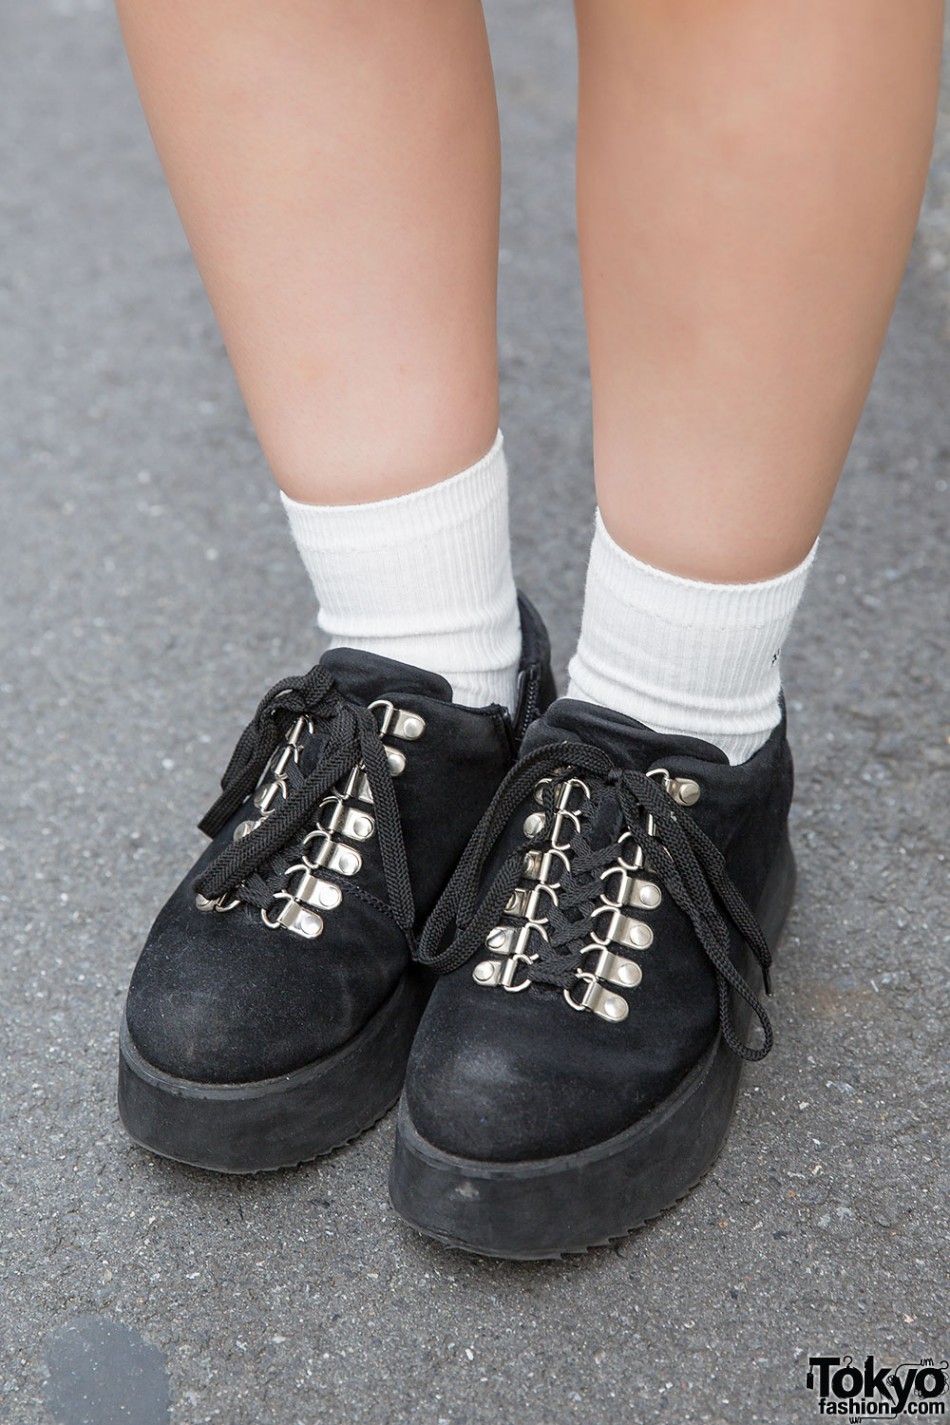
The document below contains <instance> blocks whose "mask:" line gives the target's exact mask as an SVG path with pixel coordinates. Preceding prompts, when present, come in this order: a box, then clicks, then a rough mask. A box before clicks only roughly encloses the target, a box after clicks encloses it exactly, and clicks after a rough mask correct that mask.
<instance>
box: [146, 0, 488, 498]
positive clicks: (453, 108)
mask: <svg viewBox="0 0 950 1425" xmlns="http://www.w3.org/2000/svg"><path fill="white" fill-rule="evenodd" d="M118 10H119V16H120V19H121V23H122V28H123V32H124V35H125V40H126V45H127V48H128V52H129V56H130V59H131V62H132V66H133V69H134V72H135V77H136V80H137V83H138V87H139V91H140V94H141V96H142V102H143V104H144V107H145V111H146V115H147V117H148V121H149V124H150V126H151V129H152V133H153V136H154V138H155V142H156V145H157V147H158V151H159V154H160V157H161V159H162V163H163V165H164V167H165V171H166V175H167V177H168V181H169V185H170V187H171V190H172V194H173V196H174V198H175V202H176V204H177V206H178V210H179V212H180V214H181V217H182V221H183V223H184V226H185V229H186V232H187V234H188V237H189V240H190V242H191V245H192V248H193V251H194V253H195V257H196V259H197V262H198V265H199V268H200V270H201V273H202V276H203V278H204V281H205V284H206V286H207V288H208V292H209V294H210V297H211V301H212V303H213V305H214V309H215V313H216V315H217V318H218V321H219V323H220V326H221V329H222V332H223V335H224V339H225V342H226V343H227V347H228V351H229V354H230V356H231V359H232V361H233V363H234V367H235V370H236V371H237V375H238V380H239V381H240V383H241V387H242V390H243V393H244V396H245V399H246V401H247V404H248V408H249V410H250V413H251V417H252V419H253V421H254V423H255V426H256V428H257V432H258V435H259V437H260V440H261V444H262V446H263V449H264V453H265V455H266V456H267V459H268V461H269V463H270V465H271V468H272V469H273V471H274V474H275V475H276V477H277V479H278V481H279V483H280V484H281V486H282V488H283V489H284V490H285V492H286V493H287V494H289V495H291V496H293V497H294V498H295V499H297V500H302V501H307V502H311V503H321V504H333V503H349V502H360V501H365V500H377V499H382V498H387V497H390V496H393V495H398V494H402V493H405V492H407V491H410V490H414V489H417V488H420V487H423V486H426V485H429V484H432V483H434V482H436V481H439V480H441V479H443V478H444V477H445V476H447V475H450V474H452V473H453V472H455V471H458V470H462V469H463V468H464V467H466V466H468V465H470V464H471V463H472V462H474V461H475V460H477V459H478V458H479V457H480V456H482V455H483V454H484V453H485V451H486V450H487V449H488V448H489V446H490V445H491V443H492V440H493V438H494V435H495V431H496V429H497V425H498V396H497V359H496V346H495V290H496V272H497V246H498V189H499V151H498V123H497V111H496V107H495V98H494V87H493V80H492V71H491V61H490V57H489V52H488V44H487V39H486V34H485V27H484V19H483V16H482V11H481V6H480V4H479V3H478V0H399V4H394V5H384V4H378V3H371V0H347V3H346V4H342V5H341V4H339V3H338V0H268V3H267V4H266V5H261V4H259V3H257V0H229V3H228V4H226V5H224V4H222V3H221V0H162V3H161V4H157V5H156V4H151V3H148V2H147V0H118Z"/></svg>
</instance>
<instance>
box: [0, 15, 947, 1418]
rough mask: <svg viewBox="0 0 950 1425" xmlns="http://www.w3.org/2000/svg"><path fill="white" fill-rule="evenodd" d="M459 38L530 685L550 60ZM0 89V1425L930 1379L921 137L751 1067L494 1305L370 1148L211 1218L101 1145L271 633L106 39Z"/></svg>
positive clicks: (932, 1213) (807, 673)
mask: <svg viewBox="0 0 950 1425" xmlns="http://www.w3.org/2000/svg"><path fill="white" fill-rule="evenodd" d="M490 12H491V20H492V28H493V32H494V39H495V42H496V48H497V58H498V71H499V88H500V94H501V100H502V103H503V106H504V120H505V127H506V184H507V189H506V210H505V222H504V239H503V254H502V278H503V291H502V297H503V310H504V322H503V332H502V356H503V381H504V408H505V428H506V431H507V435H508V448H509V452H510V455H511V459H512V466H513V470H514V472H515V477H516V482H517V483H516V488H515V497H514V498H515V508H514V528H515V533H516V539H517V545H516V562H517V565H518V572H519V575H520V577H521V579H522V581H523V583H524V586H525V588H526V589H528V590H530V591H531V593H532V595H534V596H535V597H536V598H537V599H538V601H539V603H540V605H541V607H542V609H543V610H544V612H545V614H546V615H547V616H548V618H549V619H550V621H551V626H552V631H553V635H554V639H555V644H556V651H557V655H558V659H559V663H560V666H561V669H562V671H563V664H564V662H565V661H566V658H567V656H568V654H569V652H570V647H571V642H572V639H573V637H574V634H575V631H576V625H577V622H578V610H579V597H580V591H581V587H582V580H583V573H584V560H585V554H586V548H587V541H588V533H589V527H590V519H591V513H592V508H593V497H592V492H591V485H590V477H589V468H590V442H589V432H588V405H587V402H588V395H587V386H586V369H585V355H584V347H583V342H582V336H581V325H580V304H579V294H578V283H577V277H576V265H575V257H574V250H573V214H572V196H571V186H572V172H571V170H572V155H571V147H572V137H573V135H572V126H573V118H572V104H573V82H574V81H573V36H572V26H571V18H570V12H569V8H568V7H567V6H566V5H563V4H558V5H556V6H555V5H553V4H550V3H546V2H545V0H505V3H502V0H494V3H492V5H491V6H490ZM0 75H2V84H0V96H2V97H0V105H2V124H0V254H2V256H0V349H2V350H0V358H2V360H0V371H2V388H0V480H2V482H3V491H4V499H3V528H2V534H0V540H2V576H3V598H2V601H0V633H2V641H3V653H2V659H0V696H2V717H3V729H4V744H5V747H4V750H5V758H4V781H3V809H4V814H3V819H2V824H0V868H2V871H0V916H2V926H3V928H2V935H0V971H2V979H0V984H2V996H0V1002H2V1003H0V1119H2V1124H0V1249H2V1256H0V1293H2V1295H0V1421H10V1422H14V1425H51V1422H64V1423H65V1425H82V1422H87V1425H112V1422H113V1421H120V1420H121V1421H127V1422H131V1423H132V1425H163V1422H165V1421H169V1420H170V1421H171V1422H172V1425H206V1422H207V1425H210V1422H223V1425H295V1422H301V1425H312V1422H321V1425H323V1422H327V1425H336V1422H340V1425H343V1422H348V1425H353V1423H354V1422H360V1425H361V1423H362V1422H392V1425H399V1422H409V1421H413V1422H416V1421H424V1422H431V1425H450V1423H451V1425H480V1422H508V1421H512V1422H514V1421H517V1422H519V1425H542V1422H544V1423H545V1425H547V1422H556V1423H557V1425H559V1422H562V1421H564V1422H570V1421H578V1422H589V1423H590V1425H603V1422H614V1421H625V1420H636V1421H638V1422H643V1425H653V1422H662V1421H674V1420H675V1421H688V1422H709V1425H724V1422H729V1425H755V1422H763V1425H766V1422H767V1423H768V1425H774V1422H782V1425H797V1422H808V1421H812V1420H815V1419H817V1418H818V1410H817V1402H816V1399H815V1396H814V1394H813V1393H812V1392H809V1390H808V1389H807V1388H806V1379H805V1378H806V1368H807V1358H808V1356H809V1355H810V1354H825V1355H840V1356H842V1357H843V1356H845V1355H852V1356H854V1357H855V1359H856V1360H858V1362H859V1363H863V1360H864V1357H865V1356H866V1355H868V1354H872V1353H873V1354H874V1356H875V1357H876V1359H877V1361H878V1362H879V1363H885V1362H886V1363H889V1364H890V1363H895V1362H900V1361H913V1360H918V1359H919V1358H920V1357H921V1355H923V1356H931V1357H934V1358H935V1359H941V1358H945V1357H946V1356H947V1354H948V1347H950V1339H948V1295H947V1268H948V1259H950V1253H948V1212H947V1184H948V1179H947V1170H946V1168H947V1165H946V1133H947V1121H948V1115H950V1104H948V1092H947V1086H948V1072H947V1029H946V1022H947V1011H948V989H947V949H948V940H950V916H948V913H947V906H948V896H947V889H948V885H947V846H948V840H950V838H948V832H950V814H948V777H947V773H948V768H950V747H948V707H950V660H948V653H947V638H948V560H947V536H948V504H950V491H948V484H950V402H948V399H947V397H948V358H950V109H947V108H946V101H945V108H944V113H943V117H942V121H941V130H940V136H939V140H938V147H937V155H936V160H935V167H934V176H933V181H932V185H931V191H930V195H929V198H928V203H927V208H926V211H925V214H924V218H923V221H922V224H921V231H920V236H919V239H918V243H917V246H916V249H915V252H914V256H913V260H912V262H911V266H910V270H909V274H908V278H907V282H906V285H905V290H904V293H903V297H902V301H901V305H900V309H899V312H898V315H897V317H896V320H895V322H894V325H893V328H892V332H891V335H890V339H889V343H888V348H887V352H886V356H885V359H884V362H883V364H882V367H881V370H880V373H879V378H878V381H877V384H876V386H875V389H874V393H873V396H872V398H871V401H870V404H869V407H868V410H867V413H866V416H865V419H864V422H863V424H862V426H861V430H860V433H859V435H858V437H857V440H856V442H855V446H854V449H853V452H852V455H851V459H850V461H849V465H848V469H847V472H846V474H845V477H844V480H843V483H842V486H841V489H840V493H839V495H838V498H837V500H836V502H835V505H834V509H833V511H832V515H831V518H830V521H829V524H828V528H827V533H826V535H825V538H824V541H823V550H822V555H821V559H820V562H819V564H818V567H817V569H816V571H815V573H814V576H813V578H812V581H811V584H810V587H809V590H808V595H807V598H806V602H805V606H804V608H803V610H802V614H801V618H800V620H799V623H798V624H797V626H796V631H795V635H794V639H793V641H792V644H791V646H790V647H789V649H788V651H787V657H786V660H785V676H786V683H787V691H788V697H789V701H790V707H791V710H792V716H793V737H794V742H795V748H796V753H797V758H798V766H799V782H800V791H799V798H798V802H797V806H796V811H795V836H796V841H797V846H798V849H799V855H800V860H801V865H802V872H803V874H802V882H801V890H800V894H799V897H798V901H797V906H796V909H795V912H794V915H793V918H792V922H791V927H790V933H789V935H788V936H787V939H786V942H785V947H784V953H783V956H782V962H781V968H780V971H779V974H778V977H777V989H778V994H777V998H776V1001H775V1004H774V1018H775V1021H776V1027H777V1039H778V1042H777V1047H776V1049H775V1052H774V1054H773V1055H772V1057H771V1059H770V1060H769V1061H768V1063H766V1064H765V1065H762V1066H758V1067H756V1068H753V1069H752V1070H751V1071H750V1072H748V1074H747V1077H746V1079H745V1089H744V1092H743V1096H742V1100H741V1108H740V1114H739V1119H738V1122H737V1125H736V1128H735V1132H734V1134H733V1136H732V1138H731V1140H730V1144H729V1147H728V1149H727V1151H726V1153H725V1155H724V1156H723V1158H722V1160H721V1161H720V1163H719V1164H718V1166H717V1167H716V1169H715V1170H714V1171H713V1173H712V1174H711V1175H710V1177H709V1178H708V1179H707V1180H706V1182H705V1183H704V1184H703V1185H702V1187H701V1188H700V1189H699V1190H698V1191H697V1192H695V1193H694V1194H693V1195H692V1197H691V1198H690V1199H689V1200H688V1202H687V1203H686V1204H684V1205H683V1206H682V1207H681V1208H680V1209H679V1210H678V1211H677V1212H675V1213H674V1214H671V1215H668V1216H667V1217H665V1218H663V1219H662V1220H661V1221H659V1222H657V1223H656V1224H654V1225H653V1226H651V1227H650V1228H648V1229H647V1230H645V1231H643V1232H641V1233H640V1234H639V1235H637V1236H635V1237H633V1238H631V1239H629V1240H627V1241H625V1242H623V1243H622V1244H620V1245H619V1246H618V1247H617V1248H616V1249H606V1250H600V1251H596V1252H593V1253H591V1254H590V1255H589V1256H587V1257H585V1258H580V1259H574V1260H569V1261H566V1262H564V1263H560V1264H558V1263H554V1264H545V1265H540V1266H510V1265H507V1264H504V1263H497V1262H495V1263H492V1262H485V1261H480V1260H476V1259H468V1258H465V1257H462V1256H455V1255H451V1254H447V1253H446V1252H444V1251H441V1250H439V1249H438V1248H436V1247H435V1246H433V1245H430V1244H429V1243H427V1242H425V1241H423V1240H420V1239H418V1238H416V1237H415V1236H413V1235H412V1234H411V1233H410V1232H408V1231H406V1230H404V1229H403V1228H402V1226H401V1225H400V1224H399V1222H398V1221H397V1220H395V1218H394V1216H393V1214H392V1213H391V1212H390V1210H389V1209H388V1207H387V1205H386V1198H385V1175H386V1168H387V1163H388V1156H389V1148H390V1141H391V1135H392V1122H391V1120H389V1121H387V1122H384V1123H383V1124H382V1125H381V1126H380V1127H379V1128H377V1129H376V1130H375V1131H373V1132H372V1133H370V1134H369V1135H367V1136H366V1137H365V1138H364V1139H362V1140H361V1141H360V1142H359V1143H358V1144H356V1145H355V1146H353V1147H351V1148H349V1149H347V1150H345V1151H343V1152H341V1153H338V1154H337V1155H336V1156H335V1157H334V1158H332V1159H331V1160H329V1161H326V1162H324V1163H321V1164H319V1165H317V1166H315V1167H308V1168H303V1169H300V1170H298V1171H296V1172H292V1173H286V1174H282V1175H280V1176H275V1177H266V1178H262V1179H260V1180H252V1181H220V1180H217V1179H215V1178H213V1177H211V1176H207V1175H203V1174H201V1173H198V1172H194V1171H190V1170H187V1169H182V1168H177V1167H175V1166H173V1165H169V1164H165V1163H162V1162H159V1161H157V1160H155V1159H153V1158H151V1157H149V1156H147V1155H146V1154H144V1153H141V1152H139V1151H136V1150H134V1149H132V1148H131V1147H130V1146H129V1145H128V1144H127V1143H126V1141H125V1140H124V1138H123V1136H122V1134H121V1132H120V1131H119V1128H118V1124H117V1119H116V1113H115V1108H114V1101H113V1093H114V1085H113V1079H114V1064H115V1057H116V1028H117V1023H118V1018H119V1012H120V1006H121V1003H122V997H123V994H124V990H125V986H126V984H127V980H128V976H129V972H130V970H131V967H132V964H133V962H134V959H135V956H136V954H137V950H138V947H139V945H140V942H141V940H142V937H143V935H144V933H145V931H146V929H147V926H148V924H149V922H150V920H151V917H152V915H153V914H154V912H155V910H156V909H157V907H158V905H159V904H160V902H161V900H162V899H163V898H164V896H165V894H166V893H167V891H168V890H169V889H170V888H171V886H172V885H173V884H174V882H175V881H176V880H177V879H178V877H179V875H180V874H181V872H182V870H183V869H184V868H185V867H186V866H187V865H188V864H189V863H190V860H191V858H192V856H193V855H194V853H195V851H196V849H197V847H198V846H199V844H200V842H199V837H198V835H197V833H196V832H194V831H193V830H191V828H192V827H193V824H194V822H195V821H196V820H197V818H198V816H199V815H200V814H201V813H202V812H203V810H204V809H205V807H206V805H207V804H208V803H209V802H210V800H211V798H212V797H213V795H214V792H215V789H216V778H217V776H218V775H219V773H220V771H221V767H222V765H223V763H222V759H223V758H224V757H226V755H227V754H228V753H229V752H230V748H231V746H232V744H233V739H234V737H235V736H236V734H237V732H238V730H239V729H240V727H241V726H242V725H243V723H244V721H245V719H246V717H247V716H248V715H249V712H250V710H252V709H253V707H254V706H255V704H256V701H257V698H258V696H259V694H260V691H261V689H262V688H264V687H266V686H267V685H268V684H269V683H270V681H271V680H272V679H276V678H277V677H279V676H280V674H281V673H282V672H285V671H287V670H288V669H296V668H305V667H307V666H309V664H310V662H311V661H313V657H314V652H315V642H314V636H313V632H312V618H313V614H312V608H311V602H310V597H309V591H308V588H307V586H306V584H305V580H304V576H303V574H302V572H301V570H300V568H299V567H298V564H297V561H296V557H295V555H294V553H293V550H292V549H291V547H290V544H289V541H288V539H287V537H286V534H285V530H284V525H283V520H282V516H281V513H280V510H279V506H278V502H277V499H276V494H275V491H274V490H273V488H272V487H271V485H270V484H269V482H268V477H267V475H266V472H265V470H264V468H263V465H262V461H261V458H260V455H259V454H258V451H257V448H256V446H255V443H254V440H253V438H252V435H251V432H250V430H249V428H248V423H247V420H246V417H245V415H244V413H243V409H242V406H241V402H240V400H239V397H238V395H237V392H236V390H235V387H234V383H233V380H232V377H231V375H230V372H229V368H228V366H227V363H226V361H225V357H224V354H223V351H222V348H221V344H220V341H219V339H218V336H217V334H216V330H215V327H214V324H213V322H212V319H211V316H210V313H209V310H208V308H207V305H206V303H205V300H204V297H203V295H202V292H201V288H200V285H199V282H198V278H197V276H196V274H195V272H194V270H193V268H192V265H191V261H190V258H189V256H188V252H187V249H186V246H185V243H184V240H183V238H182V236H181V234H180V231H179V229H178V226H177V222H176V219H175V216H174V213H173V210H172V207H171V204H170V201H169V199H168V197H167V196H166V193H165V190H164V187H163V184H162V180H161V176H160V173H159V170H158V166H157V163H156V161H155V159H154V156H153V154H152V151H151V148H150V145H149V141H148V136H147V133H146V130H145V126H144V123H143V121H142V118H141V115H140V113H139V110H138V106H137V101H136V99H135V96H134V93H133V90H132V86H131V82H130V79H129V76H128V74H127V71H126V68H125V63H124V59H123V56H122V52H121V48H120V44H119V40H118V36H117V30H116V24H115V21H114V18H113V15H112V11H111V9H110V8H109V7H108V6H107V5H106V3H105V0H34V3H32V4H30V5H29V6H26V5H23V6H15V5H14V4H13V3H12V0H5V3H4V0H0ZM552 508H556V509H557V510H558V511H559V519H558V521H557V523H555V522H554V521H553V520H551V519H549V518H547V517H546V513H545V512H547V511H549V510H551V509H552ZM168 1402H170V1404H169V1403H168Z"/></svg>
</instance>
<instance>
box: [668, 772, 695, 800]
mask: <svg viewBox="0 0 950 1425" xmlns="http://www.w3.org/2000/svg"><path fill="white" fill-rule="evenodd" d="M667 791H668V792H669V794H670V796H671V797H672V798H673V800H674V802H678V804H679V805H680V806H681V807H691V806H695V805H696V803H697V802H698V801H699V798H700V795H701V788H700V785H699V783H698V782H696V781H694V780H693V778H692V777H671V778H670V781H669V786H668V787H667Z"/></svg>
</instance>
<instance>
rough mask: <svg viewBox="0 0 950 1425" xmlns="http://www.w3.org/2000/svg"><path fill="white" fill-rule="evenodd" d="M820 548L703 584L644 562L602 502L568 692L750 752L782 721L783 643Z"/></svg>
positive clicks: (736, 754)
mask: <svg viewBox="0 0 950 1425" xmlns="http://www.w3.org/2000/svg"><path fill="white" fill-rule="evenodd" d="M816 548H817V544H816V545H815V548H814V549H812V551H811V553H810V554H809V555H808V557H807V558H806V559H805V560H804V561H803V563H801V564H799V566H798V568H797V569H792V570H790V571H789V572H788V573H787V574H782V575H780V576H779V577H778V578H777V579H766V580H765V581H764V582H762V583H759V584H705V583H702V582H700V581H699V580H695V579H681V578H679V577H678V576H677V575H675V574H667V573H664V571H663V570H662V569H653V568H651V566H650V565H648V564H642V563H641V562H640V560H639V559H635V558H634V557H633V555H632V554H628V553H627V552H626V550H624V549H621V548H620V546H619V545H618V544H616V543H615V542H614V540H613V539H612V538H611V537H610V535H609V534H608V533H607V529H606V526H605V525H604V522H603V520H602V518H601V515H600V511H599V510H598V512H597V522H596V527H595V530H594V540H593V544H592V545H591V552H590V566H589V568H588V571H587V590H586V594H585V599H584V617H583V621H582V624H581V636H580V640H579V642H578V645H577V652H576V653H575V655H574V657H573V659H572V660H571V664H570V668H569V670H568V671H569V674H570V685H569V687H568V690H567V695H568V697H570V698H580V699H582V700H583V701H584V702H590V703H598V704H599V705H600V706H601V707H607V708H614V709H615V710H616V711H617V712H622V713H625V714H626V715H627V716H628V717H634V718H636V719H637V720H638V721H639V722H643V723H646V725H647V726H648V727H652V728H654V729H655V730H656V731H657V732H668V733H684V734H687V735H689V736H691V737H700V738H702V739H703V740H704V741H705V742H711V743H712V744H713V745H714V746H715V747H721V748H722V750H723V752H725V754H726V756H727V757H728V758H729V761H730V762H732V763H734V764H735V763H738V762H745V761H746V760H747V759H748V758H749V757H751V756H752V754H753V753H754V752H757V751H758V749H759V748H760V747H761V746H762V745H763V743H764V742H765V741H766V740H767V739H768V736H769V733H770V732H771V731H772V729H773V728H774V727H775V726H776V724H777V723H778V721H779V706H778V696H779V689H780V679H779V664H778V658H779V652H780V650H781V647H782V642H783V640H784V639H785V636H786V634H787V633H788V630H789V626H790V625H791V622H792V618H793V616H794V613H795V610H796V608H797V607H798V603H799V600H800V599H801V596H802V592H803V590H804V588H805V580H806V577H807V575H808V570H809V568H810V566H811V562H812V560H813V558H814V556H815V549H816Z"/></svg>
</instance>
